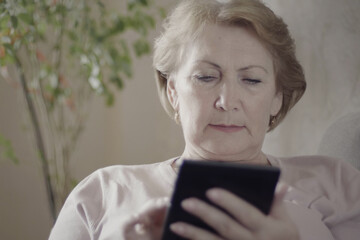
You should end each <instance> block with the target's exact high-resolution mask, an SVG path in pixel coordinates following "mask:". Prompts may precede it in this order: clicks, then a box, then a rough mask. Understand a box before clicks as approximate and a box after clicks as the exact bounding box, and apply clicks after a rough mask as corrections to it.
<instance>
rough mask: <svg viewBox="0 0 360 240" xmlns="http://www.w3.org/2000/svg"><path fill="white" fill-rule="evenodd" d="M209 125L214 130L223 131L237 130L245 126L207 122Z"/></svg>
mask: <svg viewBox="0 0 360 240" xmlns="http://www.w3.org/2000/svg"><path fill="white" fill-rule="evenodd" d="M209 126H210V127H211V128H213V129H215V130H218V131H221V132H225V133H234V132H239V131H241V130H242V129H244V128H245V126H237V125H225V124H209Z"/></svg>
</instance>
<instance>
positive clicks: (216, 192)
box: [206, 189, 220, 200]
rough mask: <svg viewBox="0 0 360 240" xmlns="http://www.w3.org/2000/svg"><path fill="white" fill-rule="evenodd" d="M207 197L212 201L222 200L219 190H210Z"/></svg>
mask: <svg viewBox="0 0 360 240" xmlns="http://www.w3.org/2000/svg"><path fill="white" fill-rule="evenodd" d="M206 196H207V197H208V198H210V199H212V200H217V199H219V198H220V192H219V190H218V189H210V190H208V191H207V192H206Z"/></svg>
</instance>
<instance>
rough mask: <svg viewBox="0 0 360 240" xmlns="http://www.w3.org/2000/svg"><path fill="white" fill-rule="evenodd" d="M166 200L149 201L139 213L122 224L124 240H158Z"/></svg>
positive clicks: (163, 219) (166, 204) (167, 200)
mask: <svg viewBox="0 0 360 240" xmlns="http://www.w3.org/2000/svg"><path fill="white" fill-rule="evenodd" d="M168 206H169V199H168V198H161V199H155V200H150V201H149V202H147V203H146V204H145V205H144V207H143V208H142V209H141V210H140V212H139V213H138V214H136V215H134V216H131V217H129V219H128V220H127V221H126V223H125V224H124V226H123V227H124V231H123V233H124V239H126V240H135V239H136V240H159V239H161V234H162V228H163V224H164V221H165V215H166V210H167V208H168Z"/></svg>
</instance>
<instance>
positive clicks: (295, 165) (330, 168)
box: [268, 155, 360, 177]
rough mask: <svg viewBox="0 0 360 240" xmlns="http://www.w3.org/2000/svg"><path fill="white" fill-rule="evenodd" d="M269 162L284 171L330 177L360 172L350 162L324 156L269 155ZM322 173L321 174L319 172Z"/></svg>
mask: <svg viewBox="0 0 360 240" xmlns="http://www.w3.org/2000/svg"><path fill="white" fill-rule="evenodd" d="M268 158H269V161H270V162H271V163H272V164H273V165H275V166H278V167H280V168H281V169H282V170H283V171H290V170H294V171H310V172H317V173H324V174H325V175H326V173H329V174H330V175H328V176H330V177H333V176H334V174H335V175H336V174H343V173H346V174H351V175H358V174H359V173H360V172H359V170H358V169H356V168H355V167H354V166H352V165H351V164H350V163H349V162H348V161H345V160H344V159H338V158H334V157H329V156H323V155H306V156H294V157H274V156H271V155H268ZM319 171H320V172H319Z"/></svg>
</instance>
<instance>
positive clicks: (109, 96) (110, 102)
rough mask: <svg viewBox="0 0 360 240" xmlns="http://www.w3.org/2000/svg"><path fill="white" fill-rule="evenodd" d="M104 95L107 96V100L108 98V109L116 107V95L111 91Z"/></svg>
mask: <svg viewBox="0 0 360 240" xmlns="http://www.w3.org/2000/svg"><path fill="white" fill-rule="evenodd" d="M104 95H105V98H106V105H107V106H108V107H110V106H112V105H114V102H115V97H114V94H113V93H112V92H110V91H109V90H106V91H105V92H104Z"/></svg>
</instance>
